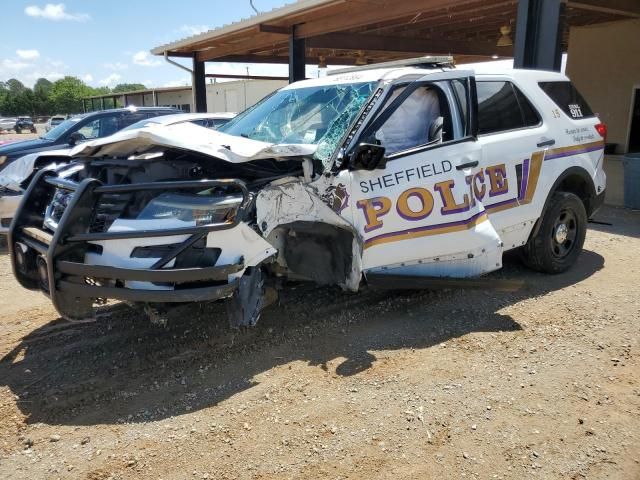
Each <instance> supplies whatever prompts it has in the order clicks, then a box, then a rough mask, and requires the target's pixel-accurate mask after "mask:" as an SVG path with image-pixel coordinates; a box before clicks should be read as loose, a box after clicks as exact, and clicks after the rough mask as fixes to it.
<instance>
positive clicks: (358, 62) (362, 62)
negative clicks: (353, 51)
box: [356, 50, 367, 66]
mask: <svg viewBox="0 0 640 480" xmlns="http://www.w3.org/2000/svg"><path fill="white" fill-rule="evenodd" d="M366 64H367V59H366V58H365V56H364V52H363V51H362V50H358V56H357V57H356V65H358V66H362V65H366Z"/></svg>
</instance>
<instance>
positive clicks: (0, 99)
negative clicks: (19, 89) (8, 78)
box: [0, 82, 9, 115]
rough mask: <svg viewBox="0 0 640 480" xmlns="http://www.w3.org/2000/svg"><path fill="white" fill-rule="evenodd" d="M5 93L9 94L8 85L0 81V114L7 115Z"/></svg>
mask: <svg viewBox="0 0 640 480" xmlns="http://www.w3.org/2000/svg"><path fill="white" fill-rule="evenodd" d="M7 95H9V87H7V84H6V83H5V82H0V115H8V113H7V111H6V108H7V107H6V100H7Z"/></svg>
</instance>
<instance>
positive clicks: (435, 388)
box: [0, 209, 640, 480]
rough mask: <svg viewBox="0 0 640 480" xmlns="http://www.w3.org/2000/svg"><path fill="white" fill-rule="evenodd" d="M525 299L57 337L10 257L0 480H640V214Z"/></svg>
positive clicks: (407, 297) (330, 302) (515, 274)
mask: <svg viewBox="0 0 640 480" xmlns="http://www.w3.org/2000/svg"><path fill="white" fill-rule="evenodd" d="M598 220H601V221H605V222H610V223H612V225H592V227H593V228H591V229H590V231H589V233H588V237H587V242H586V245H585V251H584V252H583V254H582V255H581V257H580V259H579V263H578V264H577V265H576V266H575V267H574V268H573V269H572V270H571V271H569V272H567V273H565V274H561V275H556V276H545V275H541V274H536V273H532V272H530V271H528V270H526V269H525V268H524V267H522V266H521V265H520V264H519V263H518V261H517V260H516V259H515V258H508V259H506V261H505V264H506V266H505V268H504V269H503V270H502V271H501V272H497V273H496V274H493V275H492V277H493V278H508V279H518V280H523V281H524V283H525V286H524V287H523V288H522V289H521V290H520V291H518V292H516V293H501V292H496V291H491V290H487V291H479V290H474V291H472V290H467V291H460V290H458V291H455V290H442V291H422V292H403V293H394V292H381V291H372V290H368V291H364V292H362V293H360V294H357V295H354V294H345V293H342V292H340V291H339V290H337V289H331V288H315V287H313V286H306V285H298V286H292V288H291V289H290V290H288V291H287V292H286V294H285V295H284V296H283V297H282V299H281V303H280V304H279V305H278V306H274V307H271V308H270V309H269V310H268V311H266V312H265V314H264V315H263V318H262V319H261V321H260V323H259V324H258V326H257V327H255V328H253V329H250V330H246V331H232V330H230V329H229V328H228V327H227V325H226V318H225V314H224V306H223V305H219V304H213V305H197V306H187V307H183V308H180V309H178V310H176V311H174V312H173V314H172V318H171V319H170V321H169V323H168V325H167V326H166V328H163V327H160V326H153V325H151V324H149V323H148V321H146V320H145V319H144V317H143V316H142V315H141V314H140V313H139V312H137V311H135V310H133V309H131V308H130V307H127V306H124V305H119V304H114V305H109V306H106V307H103V308H102V309H101V310H100V312H99V318H98V320H97V321H96V322H95V323H91V324H81V325H76V324H69V323H66V322H64V321H63V320H60V319H58V318H57V315H56V314H55V312H54V310H53V309H52V308H51V307H50V305H49V304H48V301H47V300H46V299H45V298H44V297H43V296H42V295H40V294H38V293H34V292H28V291H25V290H23V289H21V288H20V287H19V286H18V285H17V284H16V283H15V281H14V280H13V277H12V276H11V273H10V268H9V262H8V258H7V256H6V255H2V256H0V306H1V308H0V356H2V359H1V360H0V476H1V477H3V478H11V479H13V478H25V479H27V478H28V479H35V478H38V479H40V478H43V479H48V478H51V479H54V478H64V479H68V478H82V479H93V480H97V479H133V478H136V479H138V478H141V479H159V478H162V479H185V478H195V479H206V478H209V479H213V478H216V479H217V478H220V479H250V478H251V479H253V478H258V479H288V478H296V479H298V478H306V479H318V478H330V479H347V478H348V479H372V478H393V479H417V478H421V479H422V478H425V479H426V478H482V479H485V478H486V479H493V478H501V479H506V478H510V479H511V478H512V479H523V478H545V479H547V478H551V479H585V478H586V479H603V478H612V479H629V480H631V479H638V478H640V463H639V462H640V384H639V381H640V368H639V367H640V365H639V363H640V362H639V359H640V356H639V355H638V346H639V341H640V333H639V328H638V321H639V320H640V259H639V258H638V255H637V252H638V251H640V213H639V212H630V211H624V210H614V209H605V210H604V211H603V212H602V213H601V214H600V215H599V216H598Z"/></svg>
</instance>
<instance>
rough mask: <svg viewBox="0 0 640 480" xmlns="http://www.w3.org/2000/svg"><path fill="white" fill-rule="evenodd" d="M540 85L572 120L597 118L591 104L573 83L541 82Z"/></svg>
mask: <svg viewBox="0 0 640 480" xmlns="http://www.w3.org/2000/svg"><path fill="white" fill-rule="evenodd" d="M538 85H540V88H541V89H542V90H543V91H544V93H546V94H547V95H548V96H549V98H551V100H553V101H554V102H555V104H556V105H558V107H560V108H561V109H562V111H563V112H564V113H566V114H567V115H569V116H570V117H571V118H575V119H578V118H588V117H595V115H594V113H593V112H592V111H591V108H590V107H589V104H588V103H587V102H586V100H585V99H584V97H583V96H582V95H580V92H578V90H576V87H574V86H573V85H572V84H571V82H569V81H560V82H540V83H539V84H538Z"/></svg>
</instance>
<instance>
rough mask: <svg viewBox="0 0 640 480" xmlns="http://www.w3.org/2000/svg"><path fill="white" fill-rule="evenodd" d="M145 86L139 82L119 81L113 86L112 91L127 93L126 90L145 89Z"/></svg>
mask: <svg viewBox="0 0 640 480" xmlns="http://www.w3.org/2000/svg"><path fill="white" fill-rule="evenodd" d="M146 89H147V87H145V86H144V85H143V84H141V83H120V84H118V85H116V86H115V87H113V93H127V92H135V91H137V90H146Z"/></svg>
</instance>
